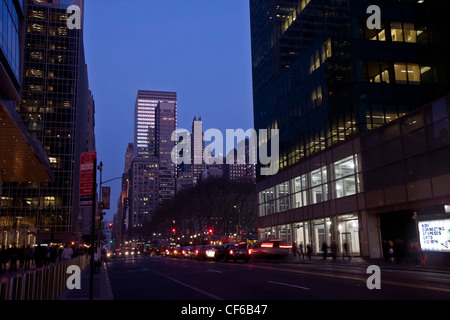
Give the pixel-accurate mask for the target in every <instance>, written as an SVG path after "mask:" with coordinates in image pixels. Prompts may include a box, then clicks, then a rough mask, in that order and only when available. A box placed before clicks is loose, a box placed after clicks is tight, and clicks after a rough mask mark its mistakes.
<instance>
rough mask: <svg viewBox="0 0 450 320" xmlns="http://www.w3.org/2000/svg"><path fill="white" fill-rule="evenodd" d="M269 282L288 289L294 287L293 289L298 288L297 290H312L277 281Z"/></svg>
mask: <svg viewBox="0 0 450 320" xmlns="http://www.w3.org/2000/svg"><path fill="white" fill-rule="evenodd" d="M267 282H269V283H274V284H279V285H282V286H287V287H293V288H297V289H303V290H310V288H306V287H300V286H295V285H293V284H289V283H282V282H276V281H267Z"/></svg>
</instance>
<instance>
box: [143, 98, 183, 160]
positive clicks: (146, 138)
mask: <svg viewBox="0 0 450 320" xmlns="http://www.w3.org/2000/svg"><path fill="white" fill-rule="evenodd" d="M160 101H163V102H168V103H174V104H176V103H177V93H176V92H166V91H149V90H139V91H138V94H137V97H136V102H135V111H134V146H135V152H136V157H140V158H142V157H143V158H147V157H151V156H154V155H156V147H157V146H156V131H155V127H156V107H157V106H158V103H159V102H160Z"/></svg>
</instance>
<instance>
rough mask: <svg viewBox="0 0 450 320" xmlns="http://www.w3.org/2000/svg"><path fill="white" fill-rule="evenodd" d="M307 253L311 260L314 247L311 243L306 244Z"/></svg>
mask: <svg viewBox="0 0 450 320" xmlns="http://www.w3.org/2000/svg"><path fill="white" fill-rule="evenodd" d="M306 253H307V254H308V259H309V260H311V255H312V248H311V244H310V243H308V245H307V246H306Z"/></svg>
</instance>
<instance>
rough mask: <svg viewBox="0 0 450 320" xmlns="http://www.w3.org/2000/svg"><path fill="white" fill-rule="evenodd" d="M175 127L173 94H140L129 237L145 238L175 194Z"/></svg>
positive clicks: (137, 98)
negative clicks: (160, 209) (158, 212)
mask: <svg viewBox="0 0 450 320" xmlns="http://www.w3.org/2000/svg"><path fill="white" fill-rule="evenodd" d="M176 127H177V94H176V92H164V91H147V90H139V91H138V94H137V97H136V104H135V146H134V151H135V157H134V159H133V162H132V165H131V172H130V179H131V181H130V185H129V186H130V192H129V202H130V203H129V204H130V209H129V213H128V221H127V225H128V235H129V236H134V237H145V236H146V234H145V228H144V227H145V225H146V223H149V222H150V221H151V217H152V215H153V214H154V213H155V211H156V210H157V209H158V207H159V206H160V205H161V204H162V203H164V201H166V200H168V199H170V198H172V197H173V196H174V195H175V192H176V166H175V164H174V163H173V162H172V158H171V152H172V150H173V148H174V146H175V142H174V141H172V140H171V137H172V132H173V131H174V130H176Z"/></svg>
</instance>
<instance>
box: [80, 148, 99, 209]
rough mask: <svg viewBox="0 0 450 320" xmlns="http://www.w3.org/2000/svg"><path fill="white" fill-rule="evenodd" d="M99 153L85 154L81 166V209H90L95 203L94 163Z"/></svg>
mask: <svg viewBox="0 0 450 320" xmlns="http://www.w3.org/2000/svg"><path fill="white" fill-rule="evenodd" d="M95 159H97V152H83V153H82V154H81V164H80V207H90V206H92V204H93V203H94V199H93V194H94V188H95V185H94V184H95V182H94V170H95V168H94V161H95Z"/></svg>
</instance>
